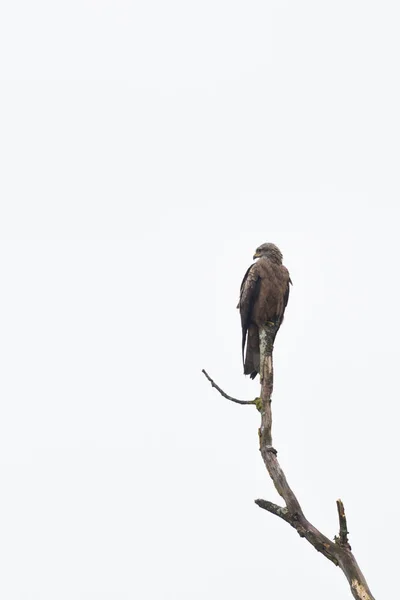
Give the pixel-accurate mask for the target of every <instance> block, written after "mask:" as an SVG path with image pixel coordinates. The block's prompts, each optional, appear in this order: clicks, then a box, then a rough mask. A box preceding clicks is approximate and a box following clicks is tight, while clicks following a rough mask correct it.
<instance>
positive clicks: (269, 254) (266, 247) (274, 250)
mask: <svg viewBox="0 0 400 600" xmlns="http://www.w3.org/2000/svg"><path fill="white" fill-rule="evenodd" d="M263 256H265V257H266V258H269V259H270V260H273V261H274V262H277V263H279V264H282V258H283V256H282V252H281V251H280V250H279V248H278V247H277V246H275V244H269V243H267V244H261V246H258V248H257V250H256V251H255V252H254V256H253V259H256V258H262V257H263Z"/></svg>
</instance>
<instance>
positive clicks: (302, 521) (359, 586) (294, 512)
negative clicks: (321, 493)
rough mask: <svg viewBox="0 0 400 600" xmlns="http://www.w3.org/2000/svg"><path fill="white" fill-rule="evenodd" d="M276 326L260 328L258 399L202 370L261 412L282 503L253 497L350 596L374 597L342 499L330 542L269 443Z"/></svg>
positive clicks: (266, 456)
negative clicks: (316, 555) (330, 568)
mask: <svg viewBox="0 0 400 600" xmlns="http://www.w3.org/2000/svg"><path fill="white" fill-rule="evenodd" d="M275 333H276V332H275V325H274V324H273V323H267V324H266V326H265V327H264V328H263V329H261V331H260V381H261V398H256V399H255V400H248V401H245V400H236V399H235V398H232V397H231V396H228V395H227V394H225V392H223V391H222V390H221V388H219V387H218V386H217V385H216V384H215V383H214V381H213V380H212V379H211V377H209V375H208V374H207V373H206V372H205V371H204V370H203V373H204V375H205V376H206V377H207V379H208V380H209V381H210V383H211V385H212V386H213V387H215V388H216V389H217V390H218V391H219V392H220V394H222V396H224V398H227V399H228V400H231V401H233V402H236V403H238V404H255V405H256V407H257V409H258V410H259V411H260V413H261V426H260V429H259V439H260V452H261V456H262V458H263V460H264V464H265V466H266V469H267V471H268V473H269V475H270V477H271V479H272V481H273V483H274V485H275V488H276V490H277V492H278V494H279V495H280V496H281V498H282V499H283V501H284V503H285V506H278V505H277V504H274V503H273V502H269V501H268V500H256V501H255V503H256V504H257V506H259V507H260V508H263V509H264V510H266V511H268V512H270V513H272V514H273V515H276V516H277V517H279V518H281V519H283V520H284V521H286V522H287V523H289V525H291V526H292V527H293V528H294V529H295V530H296V531H297V533H298V534H299V535H300V537H304V538H305V539H306V540H307V541H308V542H309V543H310V544H311V545H312V546H314V548H315V549H316V550H317V551H318V552H321V554H323V555H324V556H325V557H326V558H327V559H328V560H330V561H331V562H333V564H335V565H336V566H338V567H340V569H341V570H342V571H343V573H344V574H345V576H346V578H347V580H348V582H349V584H350V589H351V592H352V594H353V597H354V598H356V599H357V600H374V597H373V595H372V593H371V591H370V589H369V587H368V584H367V582H366V580H365V578H364V575H363V574H362V572H361V569H360V567H359V566H358V564H357V562H356V559H355V558H354V555H353V553H352V552H351V547H350V544H349V542H348V530H347V521H346V515H345V511H344V506H343V502H342V501H341V500H337V509H338V515H339V536H336V537H335V538H334V541H331V540H330V539H329V538H327V537H326V536H325V535H324V534H323V533H321V532H320V531H318V529H317V528H316V527H314V526H313V525H312V524H311V523H310V521H308V519H307V518H306V517H305V515H304V512H303V510H302V508H301V506H300V503H299V501H298V500H297V498H296V496H295V494H294V492H293V490H292V489H291V487H290V486H289V484H288V482H287V479H286V476H285V474H284V472H283V470H282V468H281V466H280V464H279V462H278V458H277V451H276V450H275V448H274V447H273V445H272V411H271V395H272V390H273V362H272V351H273V341H274V338H275Z"/></svg>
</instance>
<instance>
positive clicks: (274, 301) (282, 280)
mask: <svg viewBox="0 0 400 600" xmlns="http://www.w3.org/2000/svg"><path fill="white" fill-rule="evenodd" d="M255 259H258V260H257V261H256V262H255V263H253V264H251V265H250V267H249V268H248V269H247V271H246V273H245V276H244V277H243V281H242V284H241V286H240V298H239V304H238V306H237V308H239V311H240V318H241V323H242V360H243V368H244V374H245V375H250V377H251V379H254V378H255V377H256V375H257V373H259V372H260V341H259V329H260V327H262V326H264V325H266V324H267V323H271V324H274V325H275V335H274V339H275V336H276V333H277V332H278V329H279V327H280V326H281V325H282V321H283V315H284V313H285V308H286V306H287V303H288V300H289V289H290V285H291V284H292V280H291V279H290V275H289V271H288V270H287V268H286V267H285V266H284V265H283V264H282V259H283V256H282V252H281V251H280V250H279V248H278V247H277V246H275V244H271V243H265V244H261V246H258V248H257V249H256V251H255V253H254V256H253V260H255ZM246 341H247V344H246ZM245 347H246V353H245Z"/></svg>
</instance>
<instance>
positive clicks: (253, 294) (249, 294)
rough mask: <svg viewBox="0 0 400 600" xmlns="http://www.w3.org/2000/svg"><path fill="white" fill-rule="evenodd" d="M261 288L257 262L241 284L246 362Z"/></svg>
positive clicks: (241, 315)
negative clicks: (247, 336)
mask: <svg viewBox="0 0 400 600" xmlns="http://www.w3.org/2000/svg"><path fill="white" fill-rule="evenodd" d="M259 289H260V275H259V273H258V267H257V263H255V264H253V265H251V266H250V267H249V268H248V269H247V271H246V274H245V276H244V277H243V281H242V285H241V286H240V299H239V310H240V318H241V321H242V359H243V364H244V347H245V345H246V335H247V330H248V328H249V324H250V320H251V315H252V312H253V306H254V302H255V300H256V298H257V296H258V292H259Z"/></svg>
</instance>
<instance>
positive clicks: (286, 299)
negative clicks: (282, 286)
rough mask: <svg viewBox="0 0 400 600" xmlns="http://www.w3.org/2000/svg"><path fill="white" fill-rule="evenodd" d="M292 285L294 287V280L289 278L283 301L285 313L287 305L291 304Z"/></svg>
mask: <svg viewBox="0 0 400 600" xmlns="http://www.w3.org/2000/svg"><path fill="white" fill-rule="evenodd" d="M291 285H293V282H292V280H291V279H290V277H289V281H288V284H287V288H286V292H285V296H284V299H283V311H285V308H286V307H287V303H288V302H289V293H290V286H291ZM282 320H283V317H282Z"/></svg>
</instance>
